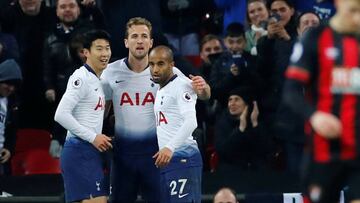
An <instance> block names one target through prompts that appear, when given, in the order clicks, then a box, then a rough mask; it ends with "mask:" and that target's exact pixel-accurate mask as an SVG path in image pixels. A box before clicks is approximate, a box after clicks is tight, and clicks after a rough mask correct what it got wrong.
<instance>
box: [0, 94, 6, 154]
mask: <svg viewBox="0 0 360 203" xmlns="http://www.w3.org/2000/svg"><path fill="white" fill-rule="evenodd" d="M7 105H8V99H7V97H0V149H2V148H3V147H4V142H5V122H6V116H7V109H8V106H7Z"/></svg>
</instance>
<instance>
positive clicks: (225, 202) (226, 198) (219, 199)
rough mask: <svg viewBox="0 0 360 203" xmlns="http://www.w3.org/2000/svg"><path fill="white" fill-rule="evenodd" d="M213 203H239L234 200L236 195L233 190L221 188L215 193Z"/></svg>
mask: <svg viewBox="0 0 360 203" xmlns="http://www.w3.org/2000/svg"><path fill="white" fill-rule="evenodd" d="M213 203H239V202H238V201H237V200H236V193H235V191H234V190H233V189H231V188H227V187H223V188H220V189H219V190H218V191H217V192H216V194H215V196H214V201H213Z"/></svg>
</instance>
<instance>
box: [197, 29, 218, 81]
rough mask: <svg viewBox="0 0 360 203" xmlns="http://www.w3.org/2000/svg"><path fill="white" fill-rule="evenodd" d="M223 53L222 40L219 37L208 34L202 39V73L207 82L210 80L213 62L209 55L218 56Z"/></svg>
mask: <svg viewBox="0 0 360 203" xmlns="http://www.w3.org/2000/svg"><path fill="white" fill-rule="evenodd" d="M222 51H223V48H222V45H221V39H220V38H219V37H218V36H216V35H213V34H208V35H205V36H204V37H203V38H202V40H201V43H200V58H201V60H202V64H201V67H200V71H201V73H202V75H203V77H204V78H205V80H209V79H210V72H211V62H210V59H209V55H212V54H218V53H221V52H222Z"/></svg>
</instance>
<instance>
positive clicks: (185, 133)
mask: <svg viewBox="0 0 360 203" xmlns="http://www.w3.org/2000/svg"><path fill="white" fill-rule="evenodd" d="M196 99H197V96H196V94H195V92H194V90H193V89H192V86H191V84H190V83H186V84H182V85H180V86H178V88H177V91H176V101H177V105H178V107H179V113H180V114H181V117H182V118H184V122H183V124H182V125H181V127H180V129H179V130H178V131H177V132H176V135H175V136H174V139H172V140H171V141H170V142H169V143H167V144H166V145H165V147H167V148H169V149H170V150H171V151H173V152H174V151H175V150H176V148H178V147H180V146H181V145H182V144H183V143H184V141H185V140H186V139H187V137H189V136H190V135H192V133H193V131H194V130H195V128H196V127H197V120H196V110H195V105H196Z"/></svg>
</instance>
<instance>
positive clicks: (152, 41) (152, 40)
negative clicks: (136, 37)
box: [150, 38, 154, 49]
mask: <svg viewBox="0 0 360 203" xmlns="http://www.w3.org/2000/svg"><path fill="white" fill-rule="evenodd" d="M153 44H154V39H153V38H151V39H150V49H151V48H152V47H153Z"/></svg>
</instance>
